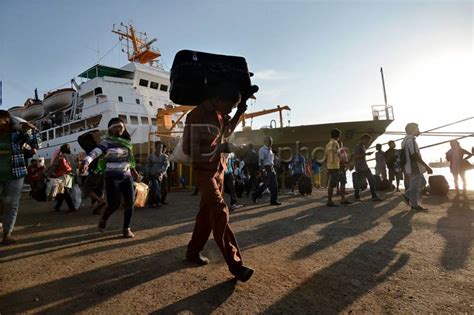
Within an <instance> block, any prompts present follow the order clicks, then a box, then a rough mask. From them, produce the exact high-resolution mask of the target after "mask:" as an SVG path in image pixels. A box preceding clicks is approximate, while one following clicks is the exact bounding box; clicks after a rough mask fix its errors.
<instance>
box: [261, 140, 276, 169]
mask: <svg viewBox="0 0 474 315" xmlns="http://www.w3.org/2000/svg"><path fill="white" fill-rule="evenodd" d="M258 161H259V165H260V166H262V167H263V166H273V152H272V150H271V149H270V148H269V147H267V146H266V145H264V146H263V147H261V148H260V150H258Z"/></svg>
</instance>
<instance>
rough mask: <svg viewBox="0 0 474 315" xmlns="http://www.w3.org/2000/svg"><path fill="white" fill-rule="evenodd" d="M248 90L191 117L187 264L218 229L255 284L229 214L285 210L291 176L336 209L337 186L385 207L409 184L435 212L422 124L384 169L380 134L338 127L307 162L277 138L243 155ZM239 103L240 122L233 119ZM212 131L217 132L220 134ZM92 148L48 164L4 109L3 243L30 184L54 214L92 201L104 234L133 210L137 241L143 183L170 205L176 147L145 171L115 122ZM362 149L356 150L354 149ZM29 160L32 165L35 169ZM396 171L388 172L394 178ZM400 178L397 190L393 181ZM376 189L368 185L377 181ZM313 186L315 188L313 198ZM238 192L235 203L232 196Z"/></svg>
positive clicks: (416, 200)
mask: <svg viewBox="0 0 474 315" xmlns="http://www.w3.org/2000/svg"><path fill="white" fill-rule="evenodd" d="M252 88H253V87H251V88H250V89H249V91H248V92H247V93H242V91H240V92H239V90H237V89H236V88H234V87H233V86H229V85H221V86H219V87H218V88H216V89H215V90H214V91H213V93H212V94H211V96H209V97H208V98H207V99H205V100H204V101H203V102H202V104H200V105H199V106H197V107H196V108H195V109H194V110H193V111H191V112H190V113H189V114H188V115H187V118H186V123H185V128H184V134H183V142H182V150H183V152H184V153H185V154H186V155H188V156H189V157H190V158H191V159H192V169H193V174H194V176H195V181H196V191H195V193H194V194H197V193H198V191H199V193H200V195H201V196H200V197H201V201H200V204H199V212H198V214H197V217H196V222H195V226H194V230H193V234H192V237H191V240H190V242H189V244H188V246H187V253H186V258H187V260H188V261H190V262H192V263H196V264H199V265H204V264H208V263H209V259H208V258H207V257H205V256H204V255H202V250H203V248H204V246H205V244H206V242H207V240H208V238H209V236H210V233H211V232H212V233H213V235H214V240H215V242H216V243H217V245H218V247H219V249H220V250H221V252H222V254H223V256H224V259H225V261H226V263H227V265H228V268H229V271H230V273H231V274H233V275H234V276H235V277H236V279H238V280H240V281H243V282H245V281H247V280H249V279H250V277H251V276H252V275H253V273H254V270H253V269H252V268H250V267H248V266H245V265H244V264H243V259H242V256H241V252H240V249H239V246H238V243H237V240H236V238H235V235H234V233H233V232H232V229H231V228H230V226H229V212H230V211H235V210H237V209H239V208H240V207H242V205H241V204H239V203H238V199H239V198H242V197H243V195H244V194H246V196H247V197H251V200H252V201H253V202H254V203H256V202H257V200H258V199H260V198H262V195H263V194H265V193H268V194H269V195H270V200H269V202H270V205H274V206H278V205H281V202H280V201H279V200H278V196H279V191H280V188H281V187H282V183H283V181H284V179H285V178H286V179H288V180H287V181H285V183H286V185H285V186H286V187H288V188H289V190H290V191H291V192H290V194H296V193H297V192H296V189H297V188H298V189H299V191H300V192H301V193H302V189H301V188H302V187H301V186H302V185H303V183H304V182H305V181H304V180H308V181H309V183H310V186H312V187H313V188H320V187H322V186H326V187H327V189H328V190H327V206H328V207H337V206H338V204H336V203H335V202H334V190H335V189H336V191H337V192H338V195H340V204H341V205H349V204H352V203H353V202H361V201H362V199H361V194H360V192H361V190H363V189H365V187H368V188H369V190H370V194H371V200H372V201H374V202H378V201H381V200H382V199H381V198H380V197H379V196H378V194H377V191H378V190H379V189H378V188H380V187H381V186H384V185H385V186H387V187H390V188H392V187H393V189H396V191H400V188H399V185H400V181H401V180H404V186H405V191H404V193H403V194H402V196H403V198H404V200H405V201H406V202H407V203H408V204H409V206H410V207H411V209H412V210H425V208H423V207H422V206H421V198H420V194H421V192H422V190H423V188H424V187H425V186H426V181H425V178H424V176H423V174H424V173H425V172H427V173H428V174H431V173H432V169H431V168H430V167H429V166H428V165H427V163H426V162H425V161H424V160H423V158H422V155H421V153H420V149H419V147H418V144H417V141H416V137H417V136H419V135H420V131H419V128H418V125H417V124H416V123H409V124H407V126H406V128H405V130H406V134H407V135H406V137H405V138H404V139H403V141H402V143H401V148H400V149H397V148H396V144H395V142H394V141H390V142H389V143H388V147H389V148H388V150H387V151H385V152H384V151H382V145H380V144H377V145H376V147H375V148H376V152H375V164H376V165H375V173H372V171H371V169H370V168H369V166H368V163H367V157H368V156H370V155H372V154H373V153H374V152H371V151H368V146H369V144H370V143H371V140H372V138H371V135H370V134H363V135H362V136H361V137H360V140H359V142H358V143H357V145H356V146H355V148H346V147H345V146H344V145H343V143H342V142H341V131H340V130H339V129H337V128H336V129H333V130H332V131H331V133H330V135H328V136H329V138H330V139H329V142H328V143H327V145H326V147H325V150H324V158H322V159H321V158H319V159H318V158H315V157H309V158H308V157H305V156H304V155H303V154H302V152H301V151H299V150H297V151H296V152H295V154H294V155H293V156H292V157H291V159H290V160H288V161H285V162H283V161H282V160H281V157H279V156H278V154H277V151H276V150H275V148H273V139H272V138H271V137H270V136H267V137H266V138H265V139H264V143H263V144H254V145H255V146H257V145H260V148H259V149H258V150H256V149H255V147H254V145H252V144H249V145H248V146H246V147H245V152H244V153H242V152H240V153H239V154H236V152H237V150H236V146H235V145H233V144H231V143H228V142H226V141H225V139H227V138H228V137H229V136H230V134H231V133H232V132H233V130H234V129H235V127H236V126H237V124H238V122H239V121H240V117H241V116H242V114H243V113H244V112H245V110H246V109H247V105H246V101H247V99H248V98H249V97H250V96H251V95H252V94H253V90H252ZM235 107H237V111H236V113H235V115H234V116H233V117H230V116H229V114H230V113H231V112H232V110H233V109H234V108H235ZM209 126H212V128H210V127H209ZM88 136H90V137H92V139H94V141H92V144H91V145H86V146H83V148H84V150H85V155H83V156H74V155H73V154H71V148H70V146H69V144H63V145H62V146H61V147H60V148H59V150H58V152H57V153H56V154H55V156H53V157H52V160H51V165H50V167H46V165H45V162H44V159H42V158H39V159H35V158H32V157H33V156H34V154H35V153H36V151H37V150H38V132H37V130H36V128H35V127H34V126H33V125H31V124H29V123H26V122H23V123H16V124H15V122H14V120H13V118H12V117H11V116H10V114H9V113H8V112H7V111H0V194H1V197H2V200H3V204H4V214H3V238H2V244H11V243H13V242H14V239H13V238H12V237H11V234H12V231H13V228H14V225H15V221H16V217H17V213H18V207H19V200H20V196H21V192H22V187H23V184H24V179H25V178H27V180H28V182H29V184H30V187H31V196H32V197H33V198H34V199H36V200H39V201H45V200H47V199H48V197H51V196H54V197H55V205H54V211H60V210H61V207H62V205H63V203H64V201H65V202H66V204H67V207H68V212H71V213H72V212H76V211H77V210H78V208H79V207H80V204H81V199H82V196H85V197H88V198H90V199H91V204H92V213H93V214H99V215H101V217H100V219H99V222H98V228H99V229H100V231H103V230H104V229H105V228H106V226H107V221H108V219H109V218H110V216H111V215H112V214H113V213H114V212H115V211H116V210H117V209H118V208H119V207H120V206H123V208H124V219H123V227H122V235H123V237H124V238H133V237H134V236H135V234H134V232H133V231H132V229H131V221H132V216H133V213H134V204H135V200H136V188H135V182H137V181H143V182H146V183H147V185H148V187H149V193H148V198H147V204H148V206H149V207H153V208H160V207H162V206H163V205H166V204H167V201H166V198H167V192H168V189H169V185H168V172H169V169H170V165H171V163H172V162H171V161H170V158H169V156H168V154H167V152H168V151H167V148H166V145H165V144H164V143H162V142H160V141H157V142H156V143H155V144H154V152H153V153H151V154H150V155H149V156H148V159H147V161H146V163H145V165H144V166H142V167H139V165H137V163H136V161H135V157H134V155H133V145H132V142H131V137H130V134H129V133H128V131H127V129H126V125H125V124H124V122H123V121H122V120H121V119H120V118H113V119H111V120H110V121H109V123H108V130H107V135H106V136H105V137H104V138H101V136H100V133H99V132H96V133H93V132H92V133H90V134H88ZM351 152H352V153H351ZM472 155H473V154H472V153H471V152H468V151H467V150H464V149H462V148H461V146H460V145H459V143H458V142H457V141H452V142H451V149H450V150H449V151H448V152H447V154H446V158H447V160H448V161H449V162H450V165H451V172H452V173H453V175H454V178H455V189H456V191H458V192H459V187H458V177H461V180H462V181H463V185H464V187H463V188H464V190H466V177H465V171H466V170H467V169H468V168H469V162H467V159H468V158H470V157H471V156H472ZM27 161H30V163H29V166H28V167H27ZM324 168H325V169H326V170H327V181H326V182H322V180H321V169H324ZM350 172H352V174H351V176H352V182H353V187H354V199H353V201H350V200H349V199H348V198H347V196H346V189H345V186H346V184H347V174H348V173H350ZM387 173H388V174H387ZM394 181H395V185H393V182H394ZM367 183H368V184H367ZM310 191H311V189H310V190H309V192H310ZM225 193H227V194H229V195H230V206H228V205H227V203H226V202H225V200H224V194H225Z"/></svg>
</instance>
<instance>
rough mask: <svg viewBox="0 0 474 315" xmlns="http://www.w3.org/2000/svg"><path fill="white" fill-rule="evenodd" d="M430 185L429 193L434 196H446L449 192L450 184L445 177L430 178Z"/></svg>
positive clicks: (435, 176) (434, 176)
mask: <svg viewBox="0 0 474 315" xmlns="http://www.w3.org/2000/svg"><path fill="white" fill-rule="evenodd" d="M428 183H429V185H430V187H429V192H430V194H432V195H438V196H446V195H448V191H449V184H448V181H447V180H446V178H444V176H443V175H433V176H430V178H428Z"/></svg>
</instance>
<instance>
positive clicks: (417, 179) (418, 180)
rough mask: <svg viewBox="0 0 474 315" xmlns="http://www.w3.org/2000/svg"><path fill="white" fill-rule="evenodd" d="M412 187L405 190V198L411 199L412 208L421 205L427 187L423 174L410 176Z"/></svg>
mask: <svg viewBox="0 0 474 315" xmlns="http://www.w3.org/2000/svg"><path fill="white" fill-rule="evenodd" d="M409 180H410V185H409V186H408V189H406V190H405V196H407V197H408V199H410V206H412V207H416V206H419V205H420V203H421V202H420V201H421V192H422V190H423V188H425V186H426V179H425V177H424V176H423V174H418V175H409Z"/></svg>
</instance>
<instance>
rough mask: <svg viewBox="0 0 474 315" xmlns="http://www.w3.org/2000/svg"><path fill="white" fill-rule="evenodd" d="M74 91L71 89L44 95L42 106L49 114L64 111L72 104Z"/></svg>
mask: <svg viewBox="0 0 474 315" xmlns="http://www.w3.org/2000/svg"><path fill="white" fill-rule="evenodd" d="M75 92H76V91H75V90H74V89H72V88H67V89H59V90H56V91H53V92H49V93H48V94H45V96H44V99H43V105H44V108H45V110H46V111H48V112H50V113H54V112H57V111H59V110H62V109H65V108H67V107H68V106H70V105H71V104H72V98H73V96H74V93H75Z"/></svg>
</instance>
